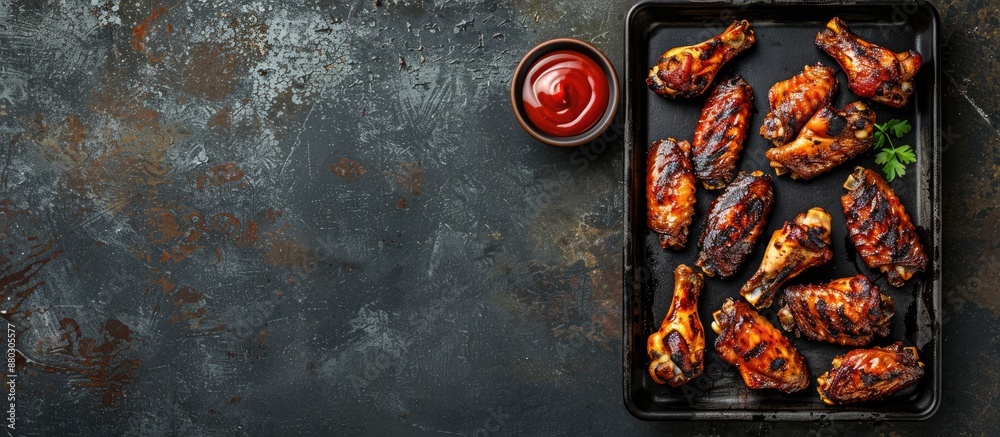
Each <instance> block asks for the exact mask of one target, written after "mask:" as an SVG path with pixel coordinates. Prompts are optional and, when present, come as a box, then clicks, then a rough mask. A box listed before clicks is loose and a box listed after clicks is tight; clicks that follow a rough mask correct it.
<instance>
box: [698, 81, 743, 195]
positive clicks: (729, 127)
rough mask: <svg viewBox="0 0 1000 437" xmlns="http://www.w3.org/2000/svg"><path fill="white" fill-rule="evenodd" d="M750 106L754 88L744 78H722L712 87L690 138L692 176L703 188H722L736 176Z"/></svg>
mask: <svg viewBox="0 0 1000 437" xmlns="http://www.w3.org/2000/svg"><path fill="white" fill-rule="evenodd" d="M752 108H753V88H751V87H750V85H747V83H746V82H744V81H743V77H741V76H736V77H735V78H732V79H727V80H724V81H722V82H720V83H719V84H718V85H716V86H715V87H714V88H712V92H711V94H709V96H708V99H707V100H706V101H705V106H704V107H702V109H701V117H699V118H698V125H697V127H696V128H695V131H694V139H693V140H692V141H691V146H692V147H693V148H694V150H693V151H692V155H693V157H692V159H691V161H692V164H694V176H695V177H696V178H698V180H700V181H701V183H702V184H704V185H705V188H708V189H710V190H711V189H716V188H723V187H725V186H726V184H728V183H729V182H730V181H732V180H733V176H735V175H736V161H737V160H738V159H739V158H740V151H741V150H743V140H745V139H746V137H747V127H748V126H749V125H750V110H751V109H752Z"/></svg>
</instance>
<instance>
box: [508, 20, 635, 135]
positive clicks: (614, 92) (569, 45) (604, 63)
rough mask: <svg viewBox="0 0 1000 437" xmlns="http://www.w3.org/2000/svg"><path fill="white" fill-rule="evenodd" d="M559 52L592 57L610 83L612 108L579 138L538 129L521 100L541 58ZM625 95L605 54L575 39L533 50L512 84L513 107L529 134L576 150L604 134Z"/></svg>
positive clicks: (551, 40) (547, 43)
mask: <svg viewBox="0 0 1000 437" xmlns="http://www.w3.org/2000/svg"><path fill="white" fill-rule="evenodd" d="M556 50H572V51H576V52H579V53H582V54H584V55H587V56H589V57H590V58H591V59H593V60H594V62H596V63H597V65H599V66H600V67H601V69H602V70H603V71H604V76H605V77H606V78H607V80H608V106H607V109H605V110H604V115H603V116H601V118H599V119H598V120H597V122H596V123H594V125H593V126H591V127H590V129H587V131H586V132H583V133H581V134H579V135H573V136H556V135H551V134H548V133H545V132H543V131H541V130H540V129H538V128H537V127H535V125H533V124H532V123H531V120H530V119H529V118H528V115H527V113H525V110H524V103H523V101H522V98H521V89H522V87H523V86H524V80H525V78H526V77H527V75H528V71H529V70H530V69H531V67H532V65H534V64H535V61H537V60H538V59H539V58H541V57H542V56H544V55H545V54H547V53H550V52H554V51H556ZM620 94H621V92H620V91H619V89H618V75H617V74H615V68H614V66H612V65H611V61H609V60H608V57H607V56H604V53H601V51H600V50H598V49H597V47H594V46H593V45H591V44H589V43H586V42H583V41H580V40H578V39H572V38H556V39H550V40H548V41H545V42H543V43H541V44H539V45H537V46H535V48H533V49H531V51H529V52H528V54H526V55H524V58H523V59H521V63H520V64H517V69H515V70H514V78H513V80H511V83H510V104H511V106H512V107H513V109H514V116H515V117H516V118H517V122H518V124H520V125H521V127H522V128H524V130H525V131H526V132H528V134H530V135H531V136H533V137H535V139H537V140H538V141H541V142H543V143H545V144H548V145H551V146H558V147H573V146H579V145H581V144H586V143H589V142H591V141H593V140H595V139H597V138H598V137H600V136H601V134H603V133H604V131H605V130H607V128H608V126H611V123H612V122H613V121H614V118H615V112H617V111H618V101H619V99H620Z"/></svg>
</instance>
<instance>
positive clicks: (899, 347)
mask: <svg viewBox="0 0 1000 437" xmlns="http://www.w3.org/2000/svg"><path fill="white" fill-rule="evenodd" d="M922 376H924V363H921V362H920V357H918V356H917V348H914V347H903V343H902V342H899V341H897V342H895V343H893V344H892V345H890V346H886V347H875V348H871V349H855V350H852V351H850V352H848V353H846V354H844V355H841V356H838V357H836V358H834V359H833V369H830V371H829V372H826V373H824V374H822V375H820V377H819V378H817V379H816V382H818V383H819V385H818V387H816V390H817V391H819V397H820V399H823V402H826V403H827V404H831V405H832V404H849V403H855V402H865V401H874V400H878V399H882V398H885V397H887V396H889V395H891V394H893V393H896V392H898V391H900V390H903V389H905V388H907V387H909V386H911V385H913V384H915V383H916V382H917V381H918V380H920V378H921V377H922Z"/></svg>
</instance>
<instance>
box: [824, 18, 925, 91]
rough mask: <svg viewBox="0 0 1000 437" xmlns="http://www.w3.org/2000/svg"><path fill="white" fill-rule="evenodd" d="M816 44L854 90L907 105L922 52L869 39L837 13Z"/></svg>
mask: <svg viewBox="0 0 1000 437" xmlns="http://www.w3.org/2000/svg"><path fill="white" fill-rule="evenodd" d="M816 46H817V47H819V48H820V49H821V50H823V51H824V52H826V53H827V54H828V55H830V56H832V57H833V58H834V59H836V60H837V62H838V63H839V64H840V68H843V69H844V72H845V73H847V86H848V87H849V88H850V89H851V91H853V92H854V94H857V95H859V96H861V97H864V98H867V99H872V100H874V101H876V102H879V103H882V104H885V105H888V106H892V107H894V108H902V107H903V106H906V101H907V99H909V97H910V94H913V90H914V89H915V88H914V86H913V76H916V74H917V71H918V70H920V64H921V63H922V58H921V57H920V53H917V52H915V51H913V50H907V51H906V52H903V53H895V52H893V51H891V50H889V49H886V48H884V47H880V46H877V45H875V44H872V43H869V42H868V41H865V40H863V39H861V38H858V36H857V35H855V34H854V33H853V32H851V31H850V30H849V29H848V28H847V24H845V23H844V21H843V20H841V19H840V18H836V17H834V18H833V19H832V20H830V22H829V23H827V24H826V29H824V30H823V31H822V32H820V33H819V34H817V35H816Z"/></svg>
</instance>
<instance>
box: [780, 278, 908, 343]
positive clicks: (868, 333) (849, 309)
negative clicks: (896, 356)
mask: <svg viewBox="0 0 1000 437" xmlns="http://www.w3.org/2000/svg"><path fill="white" fill-rule="evenodd" d="M778 305H779V306H780V309H779V310H778V320H779V321H780V322H781V327H782V328H785V331H794V332H795V335H796V336H797V335H799V334H800V333H801V334H805V336H806V337H809V338H811V339H813V340H818V341H825V342H829V343H835V344H842V345H846V346H864V345H866V344H868V343H870V342H871V341H872V338H874V337H875V335H878V336H881V337H885V336H886V335H889V321H890V319H892V315H893V313H894V312H895V305H893V303H892V298H890V297H889V296H886V295H884V294H882V293H879V290H878V287H877V286H875V285H874V284H872V282H871V281H869V280H868V278H867V277H865V276H864V275H857V276H854V277H850V278H840V279H835V280H833V281H831V282H830V283H827V284H821V285H797V286H793V287H788V288H787V289H785V291H784V293H783V295H782V296H781V299H780V300H779V301H778Z"/></svg>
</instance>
